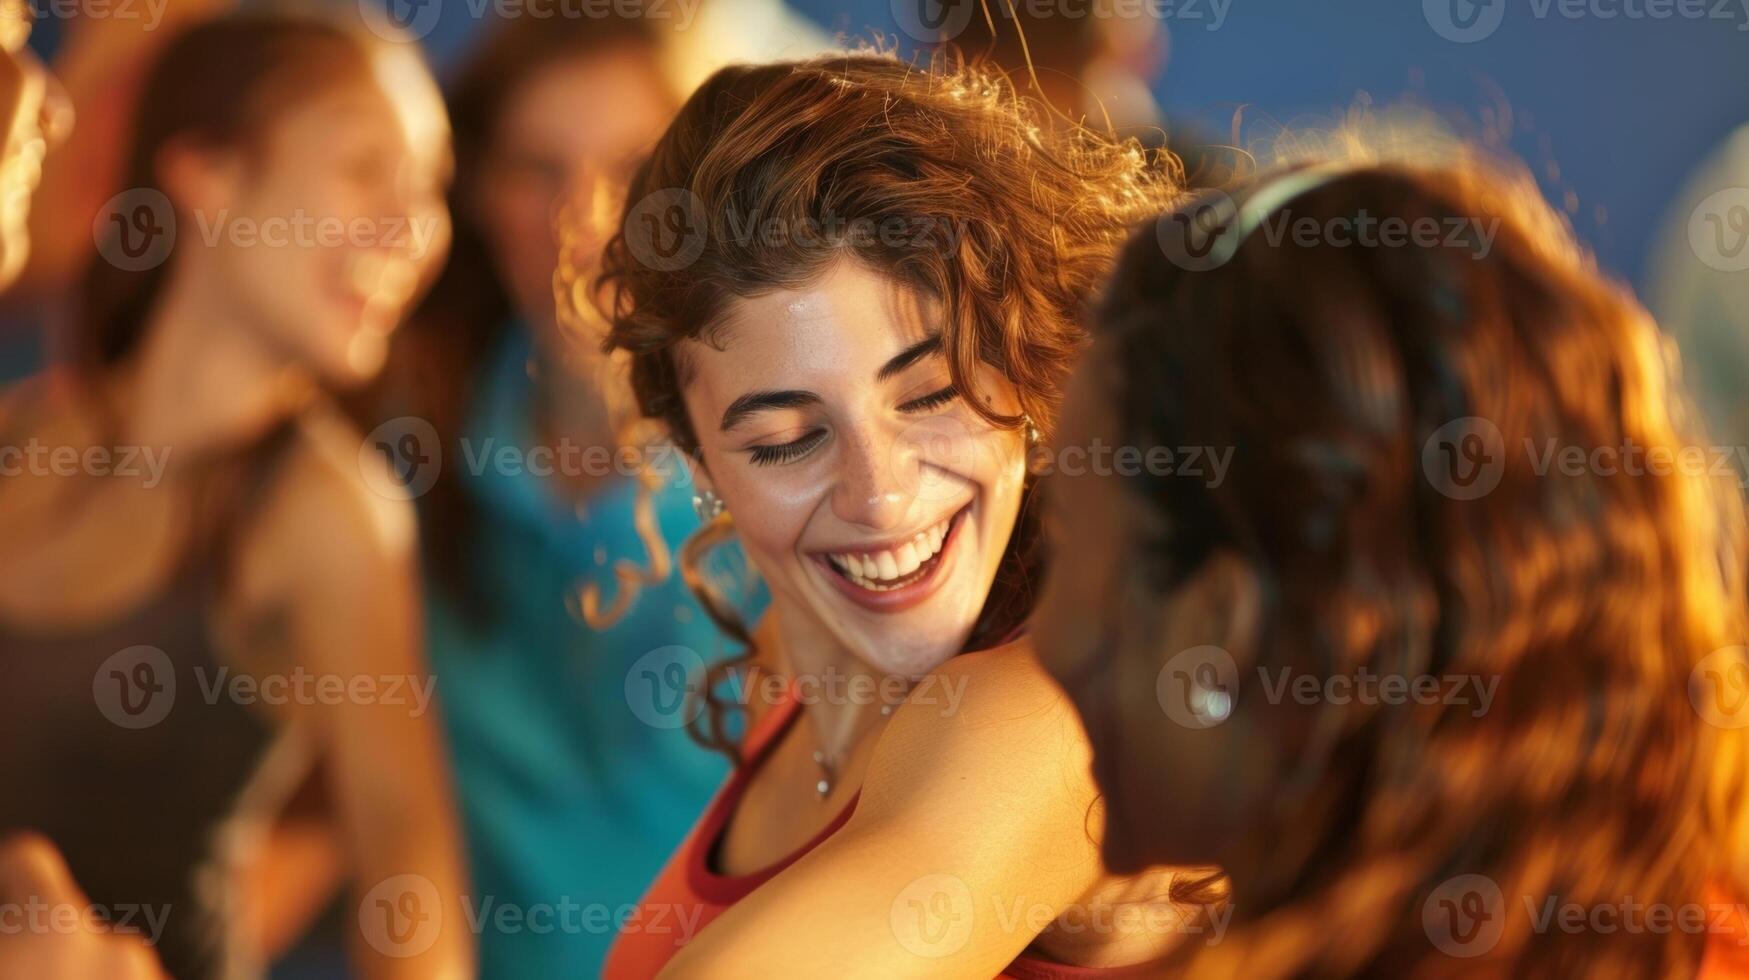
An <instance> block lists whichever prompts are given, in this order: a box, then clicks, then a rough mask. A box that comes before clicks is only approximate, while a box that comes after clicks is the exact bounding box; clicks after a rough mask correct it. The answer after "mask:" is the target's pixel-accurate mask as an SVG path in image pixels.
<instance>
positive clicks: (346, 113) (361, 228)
mask: <svg viewBox="0 0 1749 980" xmlns="http://www.w3.org/2000/svg"><path fill="white" fill-rule="evenodd" d="M276 116H277V117H276V118H275V119H274V120H273V121H272V122H270V123H269V124H268V125H267V126H266V127H265V129H264V130H263V132H262V133H261V134H260V135H259V136H258V137H257V138H256V139H255V140H254V141H253V143H252V145H250V146H248V147H246V148H238V149H235V150H224V151H218V152H208V153H199V154H196V156H197V157H199V162H198V164H192V166H194V167H195V168H196V169H198V172H199V173H200V179H199V180H198V181H196V182H195V183H194V184H192V185H191V184H189V183H188V182H186V181H185V182H184V183H183V184H182V186H183V187H185V188H186V187H190V186H192V187H194V188H195V190H193V192H192V193H186V192H185V193H183V194H182V195H180V196H181V198H182V203H183V210H184V211H186V212H189V213H186V214H182V215H179V222H182V224H179V227H178V231H177V234H178V237H179V238H182V239H184V240H186V239H187V238H188V236H190V235H195V236H198V237H199V239H200V241H199V242H198V243H194V242H191V243H190V244H198V245H203V246H205V247H207V248H210V249H212V250H213V260H214V262H215V263H216V264H217V266H218V273H217V275H218V278H219V279H220V280H221V281H222V283H223V287H222V288H223V290H224V292H225V293H226V295H225V298H224V302H225V303H226V304H227V305H228V306H229V307H231V308H232V309H233V310H234V311H235V312H236V313H237V314H238V319H239V320H240V321H242V322H243V323H244V324H247V325H249V326H250V327H251V328H253V329H257V330H260V331H261V333H262V337H261V339H262V340H263V341H264V342H265V343H266V345H267V346H268V347H269V348H270V349H272V350H274V351H275V352H276V353H277V354H278V355H279V356H280V357H282V358H283V359H285V360H287V361H289V362H292V363H297V364H301V365H303V366H305V367H307V368H309V369H311V371H312V373H313V374H315V375H317V376H318V377H319V378H321V379H322V380H323V381H324V382H326V383H329V384H334V385H339V386H346V385H348V384H355V383H358V382H360V381H363V380H366V379H368V378H369V377H370V376H371V375H373V374H375V373H376V371H377V370H378V369H379V368H380V367H381V366H382V362H383V360H384V356H385V351H386V345H387V338H388V335H389V333H390V332H391V331H392V330H393V329H394V327H395V326H396V325H397V324H398V323H399V322H400V321H401V318H402V316H403V314H404V313H405V312H406V310H407V307H408V305H409V303H410V302H411V301H412V300H413V298H414V296H415V294H416V292H417V291H418V288H419V287H420V285H421V284H422V283H423V281H424V280H425V279H426V278H427V277H428V274H429V272H430V270H431V269H432V268H434V267H435V266H436V265H437V264H439V263H440V262H441V259H442V256H443V253H444V252H445V250H446V249H447V248H448V243H449V216H448V211H447V208H446V207H445V205H444V203H443V192H444V188H445V183H446V181H447V165H448V129H447V122H446V118H445V116H444V113H443V108H442V102H441V100H440V98H439V96H438V94H437V90H436V87H435V85H434V84H433V83H432V82H431V79H430V77H429V75H428V74H427V73H426V72H425V69H424V67H423V66H422V65H421V64H420V63H419V62H418V61H417V60H416V59H415V58H414V56H412V55H411V54H410V53H408V52H407V51H406V50H404V49H401V48H398V47H391V46H385V47H383V48H381V49H380V50H379V51H377V52H376V53H375V54H374V56H373V59H372V73H371V75H370V76H368V77H363V76H360V77H355V78H353V79H351V80H334V81H329V82H326V83H325V84H320V87H319V88H318V89H317V90H316V92H315V93H313V94H310V95H307V96H304V97H301V98H298V99H297V100H296V101H293V102H291V103H289V104H288V105H286V106H285V107H283V108H281V109H280V110H279V111H278V113H277V114H276Z"/></svg>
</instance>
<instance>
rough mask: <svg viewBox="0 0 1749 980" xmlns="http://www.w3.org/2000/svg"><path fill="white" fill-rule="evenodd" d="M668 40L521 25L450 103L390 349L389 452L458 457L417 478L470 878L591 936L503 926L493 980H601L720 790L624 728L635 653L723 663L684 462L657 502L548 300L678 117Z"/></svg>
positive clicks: (602, 386)
mask: <svg viewBox="0 0 1749 980" xmlns="http://www.w3.org/2000/svg"><path fill="white" fill-rule="evenodd" d="M659 30H660V29H659V28H658V27H656V26H653V25H651V24H650V23H649V22H648V21H646V20H622V19H619V18H616V17H604V18H596V17H589V18H557V19H553V20H546V19H535V18H530V17H522V18H517V19H515V20H509V21H505V22H503V23H502V24H500V25H499V26H498V27H497V28H496V29H495V30H494V32H493V33H492V34H490V35H488V37H487V38H486V40H485V41H484V42H483V43H482V45H481V47H480V48H479V50H478V51H477V52H476V53H475V54H474V56H473V57H472V59H471V60H470V62H469V63H468V64H467V65H466V66H464V68H463V70H462V71H461V73H460V76H459V77H458V80H457V82H456V84H455V86H454V90H453V92H452V93H451V96H450V109H451V116H452V119H453V121H454V125H455V133H456V165H457V166H456V181H455V186H454V189H453V191H452V193H451V205H452V210H453V212H454V215H455V229H456V231H455V243H454V248H453V249H452V252H451V257H450V260H449V263H448V265H447V266H445V268H444V270H443V273H442V275H441V277H440V278H439V280H438V282H437V283H436V285H435V286H434V287H433V290H432V293H431V295H430V297H429V298H428V299H427V300H426V301H425V303H424V304H423V305H422V306H421V307H420V308H419V310H418V312H417V313H416V314H415V315H414V317H413V318H412V320H411V322H410V323H409V325H408V328H407V329H406V330H404V331H402V332H400V333H399V334H398V335H397V336H396V339H395V343H394V350H393V353H392V356H391V362H390V376H389V378H388V379H387V382H386V384H385V389H386V390H385V392H384V397H382V398H380V399H378V400H377V405H378V408H377V410H378V412H379V421H380V420H381V419H383V418H387V419H389V421H387V422H384V423H383V424H384V425H385V426H387V427H388V428H387V430H385V431H394V432H396V433H397V434H399V428H398V427H401V426H404V425H406V422H407V419H408V418H409V417H410V418H416V419H418V420H420V423H419V424H421V425H423V424H429V425H431V426H432V430H430V431H432V432H433V433H434V434H435V436H436V438H437V439H438V440H439V445H440V446H441V454H440V455H438V454H433V455H432V457H431V458H432V459H434V460H435V459H439V458H440V459H441V463H440V464H439V465H438V466H436V467H433V468H432V469H430V470H426V469H420V468H417V467H415V468H414V469H411V470H409V472H408V473H407V474H406V475H407V476H409V477H411V478H412V479H413V480H414V482H413V483H412V484H410V486H411V487H415V488H418V489H424V488H425V487H429V490H428V491H427V492H425V493H423V495H422V496H421V497H420V498H419V500H418V503H419V511H420V518H421V524H422V528H423V532H424V533H423V536H422V540H423V541H424V545H425V549H426V569H425V570H426V579H427V590H426V600H427V601H426V608H425V619H426V630H427V637H428V642H429V649H430V655H431V659H432V666H433V669H434V671H435V673H436V676H437V678H438V682H439V687H438V690H439V692H440V694H441V696H442V698H443V703H444V720H445V722H446V724H447V726H448V734H449V744H450V746H451V751H452V753H453V760H454V769H455V773H456V780H457V789H458V792H459V798H460V802H461V809H462V814H463V818H464V821H463V824H464V829H465V832H466V835H467V840H468V845H469V854H470V858H471V861H472V873H473V874H472V877H473V881H474V883H475V886H476V888H477V891H478V893H479V894H480V895H482V896H491V897H492V899H493V901H494V902H495V903H496V904H498V905H500V906H505V907H511V908H516V909H518V910H521V912H522V914H526V915H529V916H531V917H538V916H539V915H541V914H542V913H543V911H545V912H550V913H552V914H554V915H557V914H558V912H559V911H560V910H562V909H563V908H564V907H565V905H566V904H567V903H574V904H575V905H576V906H579V907H580V910H579V911H578V912H574V913H571V914H572V915H573V916H575V915H581V916H582V919H581V920H575V921H573V920H572V919H565V920H560V921H558V922H557V923H556V924H555V928H553V929H551V930H538V931H537V930H535V929H532V928H529V929H517V930H499V929H495V928H491V927H490V926H489V925H488V927H487V928H486V929H485V930H484V932H483V933H482V934H481V936H480V955H481V963H482V968H483V972H484V973H486V974H487V975H489V976H499V977H561V976H566V977H581V976H594V975H596V974H598V973H599V972H600V969H601V960H602V958H603V956H605V954H606V952H607V947H608V945H609V943H610V942H611V941H612V938H613V934H614V923H615V920H614V918H613V916H614V915H615V914H616V913H617V912H618V911H619V910H620V909H621V907H623V906H626V905H629V904H630V903H633V902H635V901H636V900H637V897H638V895H639V894H640V893H641V892H642V890H643V888H644V887H645V886H646V885H647V884H648V883H649V881H650V879H651V878H653V877H654V876H655V874H656V872H657V870H659V868H660V867H661V863H662V860H663V858H664V857H666V856H667V854H668V853H669V852H670V851H671V850H672V849H673V848H674V846H675V844H677V843H678V842H679V841H680V838H681V836H682V835H684V834H685V832H686V828H687V827H688V826H690V824H691V821H692V818H693V816H694V815H696V814H697V813H698V811H699V810H701V809H703V807H704V804H705V801H706V800H707V799H708V798H709V795H710V792H711V790H712V788H713V787H715V785H716V784H717V782H718V781H719V780H720V779H721V778H722V775H723V772H724V771H725V769H726V767H725V765H724V763H723V761H722V760H721V759H720V758H718V757H717V756H715V755H713V754H711V753H709V752H707V751H705V750H703V749H701V748H699V747H698V746H696V745H694V744H693V743H692V742H691V741H690V740H689V739H688V738H687V736H686V733H685V731H684V730H683V728H682V726H681V725H680V724H679V723H678V722H677V721H676V722H675V723H674V724H672V725H664V720H665V719H666V718H667V717H669V716H668V715H661V716H652V715H650V714H649V713H648V712H647V711H646V712H644V713H641V714H640V713H638V712H636V711H634V710H631V709H632V706H631V705H628V702H627V698H628V697H629V696H631V692H632V691H634V690H635V689H636V685H637V684H638V683H639V678H637V677H636V676H634V675H633V671H634V668H635V667H637V666H638V664H639V663H640V658H641V657H642V656H643V655H645V654H646V653H650V652H652V651H659V650H662V649H664V648H671V649H673V650H676V651H678V650H685V651H686V653H684V654H678V656H679V657H680V659H681V660H682V661H688V662H690V661H691V660H693V659H698V658H705V657H709V656H710V655H711V654H712V651H713V648H714V647H715V646H716V645H717V643H718V642H719V641H718V639H717V634H716V631H715V629H714V628H713V627H712V626H711V624H710V621H709V620H708V618H706V616H705V615H704V613H703V611H702V610H700V609H699V608H698V607H697V605H696V604H695V603H694V602H693V601H692V599H691V598H690V596H689V595H688V593H687V592H686V589H685V587H684V586H683V585H682V583H681V582H680V581H679V579H678V578H677V577H675V576H673V575H672V574H671V572H670V568H671V564H672V563H671V561H670V559H669V557H668V552H667V549H666V546H665V545H664V544H663V536H664V535H676V536H680V537H684V536H685V535H686V534H688V533H690V532H691V530H692V529H693V528H694V527H695V526H696V525H697V517H696V516H695V515H694V514H693V511H692V507H691V503H690V498H691V491H690V490H689V489H688V488H686V487H683V486H680V485H679V484H678V483H677V482H675V481H673V479H672V478H673V477H675V476H677V475H679V476H684V469H683V468H681V467H680V466H679V465H678V462H674V461H671V464H670V465H669V466H668V467H667V468H666V471H665V473H664V474H663V475H664V476H665V477H667V479H666V480H662V481H659V482H658V483H657V484H656V485H654V486H650V487H646V486H642V485H641V484H640V481H639V480H638V479H637V476H638V474H639V472H640V467H639V465H638V464H637V460H636V458H634V457H644V454H645V450H644V449H643V447H641V446H632V445H622V437H625V436H626V435H627V432H626V431H625V430H624V428H623V426H622V424H621V423H622V422H623V421H624V418H623V415H618V414H616V411H615V404H616V397H615V390H616V389H619V388H623V386H624V382H623V380H618V381H616V380H615V379H613V378H612V377H610V376H608V374H607V373H606V372H605V370H604V367H605V365H604V364H603V363H602V361H601V358H600V355H599V354H598V353H596V351H595V348H596V347H597V346H598V344H599V339H598V337H583V336H577V335H574V334H572V333H568V332H567V330H566V329H565V328H562V327H561V325H560V321H559V316H558V312H557V307H556V305H555V298H554V285H553V276H554V272H555V270H556V269H557V268H558V266H559V264H560V261H561V249H560V242H559V240H558V237H557V234H556V231H555V219H556V217H557V214H558V212H559V209H560V208H561V206H562V205H566V204H567V203H572V202H574V203H575V207H576V209H577V212H578V215H579V218H580V219H581V223H580V224H578V225H576V226H575V233H574V234H573V235H572V236H571V237H570V238H569V239H568V240H567V241H566V242H565V243H564V245H565V252H564V261H566V262H568V263H575V264H577V265H578V266H581V267H586V268H587V267H592V266H593V264H594V261H595V259H594V256H595V254H596V253H598V252H599V249H600V242H601V240H602V238H603V237H604V236H603V235H602V233H601V232H599V231H598V230H596V228H595V227H594V225H593V224H592V223H591V220H590V219H591V216H592V215H594V214H596V213H598V212H605V211H608V210H611V209H613V208H616V207H617V202H618V200H619V195H620V194H621V193H622V189H623V187H624V183H625V179H626V177H627V175H628V174H629V173H630V170H631V167H632V166H633V165H634V163H635V162H636V159H637V157H638V155H639V154H641V153H644V152H647V151H648V149H649V146H650V144H651V143H653V142H654V141H655V139H656V138H657V137H658V136H660V135H661V133H662V130H663V127H665V126H666V125H667V124H668V120H669V119H670V118H671V117H672V115H673V112H674V109H675V108H676V106H677V105H678V98H677V96H676V95H675V93H674V91H673V89H672V87H671V86H670V84H669V81H668V78H667V76H666V75H665V74H664V72H663V70H662V69H661V67H660V60H659V58H658V55H659V53H660V52H659V46H658V45H659V40H660V35H659V33H658V31H659ZM625 402H626V398H625V397H624V396H623V395H622V396H619V397H618V398H617V404H618V405H619V406H620V407H622V408H623V405H624V404H625ZM397 419H399V420H400V421H396V420H397ZM408 431H413V430H411V429H409V430H408ZM421 431H424V430H421ZM390 441H391V442H392V441H393V440H390ZM505 453H509V454H511V455H512V456H513V457H514V458H513V460H512V461H511V462H510V463H508V464H506V463H505V462H503V460H504V454H505ZM628 454H630V455H628ZM650 458H653V459H655V461H656V462H657V463H658V464H659V463H660V459H659V458H656V457H650ZM658 468H659V465H658ZM421 481H422V482H421ZM658 656H659V657H660V656H661V655H660V654H658ZM701 662H702V661H701ZM682 690H683V685H680V686H677V688H676V690H675V691H674V692H673V693H674V695H675V696H676V697H678V696H679V695H680V694H681V693H682ZM672 717H674V718H676V719H677V718H678V717H679V715H678V712H675V713H673V714H672ZM487 911H488V912H490V909H488V910H487ZM488 921H490V920H488Z"/></svg>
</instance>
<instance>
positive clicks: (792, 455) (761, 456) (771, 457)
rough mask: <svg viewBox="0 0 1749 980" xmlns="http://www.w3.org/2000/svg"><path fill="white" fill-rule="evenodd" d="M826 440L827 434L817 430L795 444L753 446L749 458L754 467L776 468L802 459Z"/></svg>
mask: <svg viewBox="0 0 1749 980" xmlns="http://www.w3.org/2000/svg"><path fill="white" fill-rule="evenodd" d="M825 438H826V433H825V432H824V431H822V430H819V429H816V430H814V431H813V432H810V433H808V434H807V435H805V436H802V437H801V438H800V439H797V440H795V441H794V442H786V443H784V444H783V445H781V446H753V447H752V448H750V449H748V450H747V458H748V459H750V460H752V462H753V465H754V466H775V465H777V464H779V463H788V462H792V461H794V460H798V459H801V458H802V457H803V456H806V455H807V454H808V453H809V452H811V451H812V450H813V448H814V447H815V446H818V445H819V444H820V442H821V440H823V439H825Z"/></svg>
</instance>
